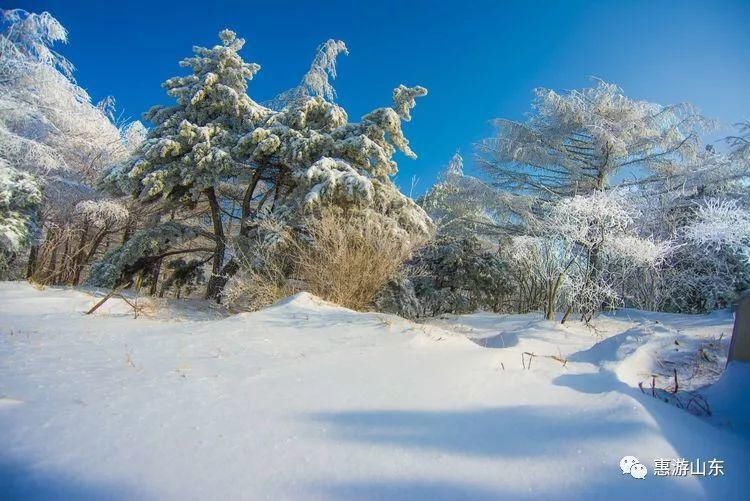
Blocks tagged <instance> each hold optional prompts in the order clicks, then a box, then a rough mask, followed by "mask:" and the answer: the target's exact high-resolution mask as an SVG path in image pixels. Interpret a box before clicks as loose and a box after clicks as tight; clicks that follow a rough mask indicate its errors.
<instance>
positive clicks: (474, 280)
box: [376, 236, 511, 318]
mask: <svg viewBox="0 0 750 501" xmlns="http://www.w3.org/2000/svg"><path fill="white" fill-rule="evenodd" d="M400 271H401V275H400V276H399V277H397V278H395V279H393V280H391V281H389V282H388V284H387V285H386V286H385V287H384V288H383V289H382V290H381V291H380V292H379V293H378V296H377V299H376V304H377V306H378V308H379V309H380V310H381V311H386V312H389V313H396V314H398V315H401V316H403V317H406V318H416V317H422V316H434V315H440V314H442V313H469V312H472V311H476V310H478V309H488V310H492V311H503V310H504V309H505V307H506V303H507V301H508V299H509V296H510V293H511V286H510V283H511V281H510V279H509V277H508V272H507V268H506V266H505V264H504V263H503V261H502V260H501V259H500V257H499V256H498V255H497V253H496V252H492V251H489V250H486V249H484V248H483V247H482V245H481V243H480V242H479V240H478V239H477V238H476V237H450V236H440V237H438V238H437V239H435V240H434V241H433V242H431V243H430V244H429V245H427V246H425V247H424V248H422V249H421V250H420V251H419V252H418V253H417V254H416V256H415V257H414V258H413V259H411V260H410V261H409V262H408V263H406V265H405V266H404V267H403V268H402V269H401V270H400Z"/></svg>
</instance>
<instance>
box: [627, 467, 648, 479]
mask: <svg viewBox="0 0 750 501" xmlns="http://www.w3.org/2000/svg"><path fill="white" fill-rule="evenodd" d="M646 473H648V470H647V469H646V465H643V464H641V463H635V464H634V465H633V467H632V468H630V475H631V476H632V477H633V478H637V479H638V480H643V479H644V478H646Z"/></svg>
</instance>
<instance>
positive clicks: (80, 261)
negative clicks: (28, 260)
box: [73, 221, 89, 285]
mask: <svg viewBox="0 0 750 501" xmlns="http://www.w3.org/2000/svg"><path fill="white" fill-rule="evenodd" d="M88 235H89V223H88V221H87V222H86V223H85V224H84V225H83V231H82V232H81V239H80V241H79V242H78V250H77V251H76V255H75V256H76V259H75V261H76V262H75V272H74V275H73V285H78V282H80V281H81V271H82V270H83V267H84V265H85V264H86V253H85V252H84V249H85V247H86V237H88Z"/></svg>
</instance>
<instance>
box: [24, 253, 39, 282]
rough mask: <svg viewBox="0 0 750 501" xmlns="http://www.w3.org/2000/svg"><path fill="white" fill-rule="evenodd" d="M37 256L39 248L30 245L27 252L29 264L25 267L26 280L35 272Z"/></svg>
mask: <svg viewBox="0 0 750 501" xmlns="http://www.w3.org/2000/svg"><path fill="white" fill-rule="evenodd" d="M38 255H39V246H38V245H32V246H31V249H30V250H29V262H28V264H27V265H26V280H28V279H30V278H31V277H32V276H33V275H34V272H35V271H36V258H37V256H38Z"/></svg>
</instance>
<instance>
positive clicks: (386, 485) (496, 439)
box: [309, 405, 695, 500]
mask: <svg viewBox="0 0 750 501" xmlns="http://www.w3.org/2000/svg"><path fill="white" fill-rule="evenodd" d="M309 417H310V419H312V420H314V421H316V422H323V423H325V424H327V425H329V426H332V428H333V431H334V435H333V437H335V438H337V439H343V440H346V441H352V442H361V443H367V444H373V445H379V446H387V447H389V448H391V449H392V450H391V452H389V453H390V454H393V455H394V457H398V456H399V455H401V454H402V452H401V451H403V450H404V449H417V450H421V451H427V452H434V453H438V454H440V455H453V456H458V457H461V456H470V457H474V458H478V459H481V460H483V461H484V462H485V463H484V464H485V466H484V468H487V469H488V470H487V471H488V472H490V474H492V471H493V469H494V470H495V471H496V474H497V477H498V480H499V483H496V484H495V485H489V486H488V485H482V484H473V483H471V482H456V481H453V480H452V479H445V478H434V479H429V478H428V479H424V478H420V479H409V478H395V479H394V478H383V477H380V476H377V475H373V477H372V478H369V479H363V480H359V481H349V482H341V483H337V482H334V483H332V484H328V483H326V482H321V483H317V484H315V485H313V486H311V487H312V489H315V490H317V491H319V492H321V491H322V492H323V497H325V498H326V499H360V500H376V499H389V500H390V499H397V500H398V499H429V500H442V499H446V500H448V499H450V500H461V499H471V500H485V499H486V500H489V499H535V500H536V499H540V498H541V499H586V498H591V499H594V498H600V497H601V496H602V495H604V493H606V495H607V497H608V498H609V499H633V498H636V499H647V498H654V497H655V493H656V492H657V490H655V487H654V485H653V484H648V483H644V482H639V481H636V480H634V479H632V478H630V477H627V478H626V476H623V475H622V474H621V472H620V471H619V467H618V462H619V456H618V457H614V455H613V457H612V461H611V463H609V464H599V462H598V461H594V462H592V464H591V466H590V470H589V471H587V472H586V477H585V479H583V480H582V481H578V482H576V481H575V477H576V475H578V474H580V472H579V471H578V470H577V468H576V470H575V471H571V472H570V474H571V478H572V479H573V480H574V481H573V482H572V483H569V484H567V485H565V486H562V485H559V483H556V482H555V481H554V480H550V479H548V478H547V477H546V476H545V475H544V474H543V473H540V472H539V471H538V470H536V471H535V472H532V473H529V472H526V471H524V470H523V468H522V467H516V468H519V469H518V470H514V471H509V470H508V469H507V464H506V465H505V466H503V465H504V463H503V462H502V461H501V460H502V459H506V460H508V459H510V460H516V461H517V462H516V463H514V464H519V463H520V464H523V463H525V462H526V461H527V460H528V461H530V462H531V463H532V464H533V461H534V460H539V461H545V462H546V461H554V460H555V459H556V458H560V456H561V455H567V454H569V453H570V449H571V445H572V444H574V446H576V447H578V446H580V447H585V446H586V445H587V444H588V445H589V446H590V447H589V449H591V448H596V447H598V444H606V441H607V440H608V438H609V437H611V435H612V430H613V427H614V428H616V429H617V435H618V438H620V439H623V440H625V441H627V440H628V439H629V438H630V437H633V438H635V436H636V435H637V434H638V433H641V432H642V431H643V423H638V422H633V421H629V420H627V419H623V420H619V418H618V417H617V416H613V415H612V413H611V412H609V411H608V410H606V409H605V410H604V412H599V411H596V410H591V409H578V408H576V407H573V406H564V405H555V406H518V407H496V408H487V409H473V410H461V411H454V410H419V411H404V410H375V411H354V412H348V411H345V412H330V413H318V414H314V415H312V416H309ZM613 421H615V422H616V424H615V425H613ZM582 423H585V425H582ZM492 459H496V460H498V462H497V463H493V462H492V461H491V460H492ZM558 461H560V463H559V464H560V467H562V468H565V464H564V459H563V458H560V459H558ZM456 473H459V474H460V471H459V472H456ZM556 473H559V472H556ZM529 475H533V476H534V477H533V478H531V479H529V478H528V476H529ZM516 477H518V478H519V480H520V478H522V477H526V479H525V480H524V481H523V482H520V481H519V482H516V480H515V479H516ZM490 478H491V477H490ZM490 481H492V480H490ZM529 484H531V485H533V486H534V488H533V490H526V487H525V486H528V485H529ZM659 492H661V491H659ZM668 492H669V493H670V494H676V495H680V496H683V495H685V496H687V495H689V494H691V493H692V494H695V490H694V489H693V490H691V489H690V486H688V485H678V484H675V483H672V484H671V485H669V489H668Z"/></svg>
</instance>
